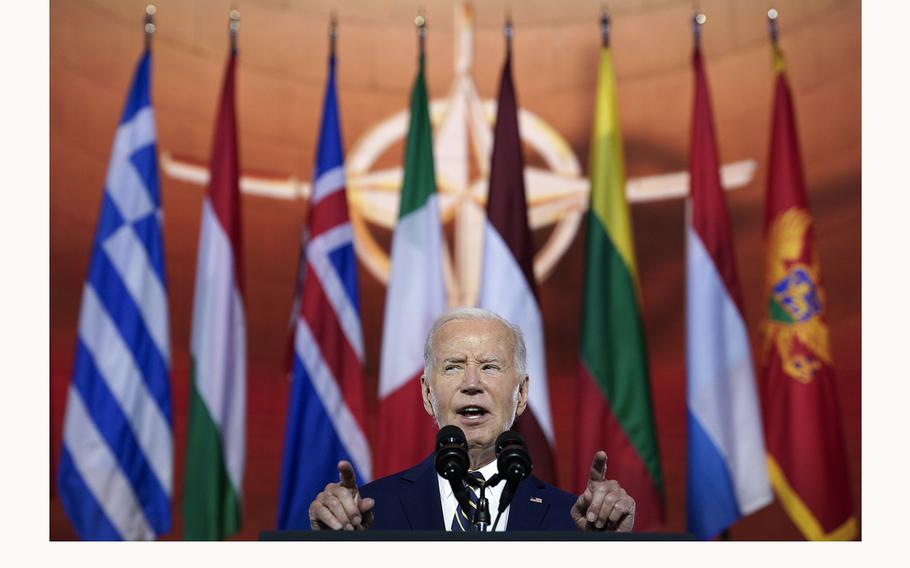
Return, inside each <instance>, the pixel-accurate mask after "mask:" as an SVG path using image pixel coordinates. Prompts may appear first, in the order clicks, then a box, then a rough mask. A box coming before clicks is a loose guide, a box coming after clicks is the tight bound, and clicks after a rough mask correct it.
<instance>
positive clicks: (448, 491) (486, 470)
mask: <svg viewBox="0 0 910 568" xmlns="http://www.w3.org/2000/svg"><path fill="white" fill-rule="evenodd" d="M477 471H479V472H480V473H482V474H483V478H484V480H486V481H489V479H490V478H491V477H493V476H494V475H496V474H497V473H499V466H498V465H497V464H496V460H493V461H491V462H490V463H488V464H487V465H485V466H483V467H482V468H480V469H479V470H477ZM468 473H470V471H469V472H468ZM441 477H442V476H440V478H441ZM443 487H444V494H443V496H442V497H443V498H444V499H448V498H449V497H451V496H452V484H451V483H449V482H448V481H446V483H445V484H443ZM488 491H489V489H488Z"/></svg>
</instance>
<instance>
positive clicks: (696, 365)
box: [686, 47, 771, 539]
mask: <svg viewBox="0 0 910 568" xmlns="http://www.w3.org/2000/svg"><path fill="white" fill-rule="evenodd" d="M693 70H694V74H695V103H694V113H693V118H692V142H691V148H690V156H689V172H690V183H691V194H690V196H689V199H688V202H687V220H686V402H687V409H688V480H687V481H688V485H687V507H686V513H687V526H688V530H689V531H690V532H692V533H693V534H694V535H695V536H696V537H697V538H699V539H709V538H713V537H714V536H716V535H718V534H719V533H720V532H721V531H723V530H725V529H726V528H727V527H729V526H730V525H731V524H732V523H733V522H734V521H736V520H737V519H739V518H740V517H743V516H745V515H748V514H750V513H752V512H754V511H756V510H758V509H759V508H761V507H763V506H765V505H766V504H768V503H769V502H770V501H771V489H770V485H769V483H768V473H767V469H766V467H765V457H764V454H765V446H764V440H763V436H762V421H761V413H760V412H761V411H760V409H759V405H758V398H757V394H756V386H755V376H754V371H753V367H752V354H751V349H750V346H749V335H748V332H747V330H746V324H745V316H744V311H743V308H742V306H743V302H742V297H741V293H740V289H739V281H738V278H737V273H736V265H735V255H734V249H733V234H732V231H731V229H730V220H729V217H728V214H727V206H726V201H725V198H724V194H723V188H722V187H721V184H720V174H719V170H718V167H719V161H718V155H717V154H718V152H717V143H716V140H715V135H714V124H713V119H712V116H711V103H710V100H709V92H708V81H707V77H706V74H705V70H704V63H703V62H702V56H701V50H700V49H699V48H698V47H696V48H695V52H694V54H693Z"/></svg>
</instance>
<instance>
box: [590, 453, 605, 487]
mask: <svg viewBox="0 0 910 568" xmlns="http://www.w3.org/2000/svg"><path fill="white" fill-rule="evenodd" d="M606 478H607V453H606V452H604V451H598V452H597V453H595V454H594V461H592V462H591V473H590V475H589V476H588V479H590V480H591V481H603V480H604V479H606Z"/></svg>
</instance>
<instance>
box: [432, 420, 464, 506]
mask: <svg viewBox="0 0 910 568" xmlns="http://www.w3.org/2000/svg"><path fill="white" fill-rule="evenodd" d="M470 464H471V461H470V460H469V459H468V439H467V438H465V436H464V432H462V431H461V428H459V427H458V426H453V425H451V424H450V425H449V426H443V427H442V428H440V429H439V432H437V433H436V473H438V474H439V475H441V476H442V477H443V478H444V479H447V480H449V485H450V486H451V487H452V493H453V494H454V495H455V499H457V500H458V504H459V505H461V510H462V511H469V510H470V507H471V499H470V498H469V497H468V492H467V491H466V490H465V488H464V483H463V481H462V480H463V479H464V478H465V476H466V475H468V467H469V466H470Z"/></svg>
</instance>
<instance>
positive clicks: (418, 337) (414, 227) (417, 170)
mask: <svg viewBox="0 0 910 568" xmlns="http://www.w3.org/2000/svg"><path fill="white" fill-rule="evenodd" d="M442 247H443V240H442V225H441V222H440V219H439V203H438V198H437V195H436V172H435V168H434V164H433V140H432V129H431V125H430V111H429V97H428V95H427V86H426V81H425V79H424V54H423V52H421V54H420V60H419V69H418V72H417V79H416V80H415V81H414V89H413V91H412V92H411V117H410V126H409V128H408V139H407V145H406V149H405V160H404V181H403V182H402V187H401V206H400V208H399V214H398V223H397V224H396V225H395V232H394V233H393V235H392V260H391V262H392V267H391V272H390V275H389V288H388V291H387V292H386V302H385V318H384V320H383V327H382V350H381V354H380V367H379V440H378V446H379V447H378V448H377V450H376V451H375V452H374V455H375V456H376V464H375V477H377V478H378V477H382V476H384V475H388V474H391V473H394V472H396V471H400V470H402V469H406V468H409V467H411V466H413V465H414V464H415V463H417V462H419V461H421V460H422V459H424V458H425V457H427V455H428V454H429V453H430V452H431V451H432V450H433V443H434V439H435V433H434V432H435V425H434V424H433V421H432V419H431V418H430V417H429V415H427V413H426V411H424V408H423V404H422V401H421V394H420V376H421V374H423V364H424V360H423V344H424V340H425V339H426V337H427V334H428V333H429V331H430V327H432V325H433V321H434V320H435V319H436V318H437V317H439V316H440V315H441V314H442V313H443V311H445V309H446V290H445V281H444V280H443V272H442V250H443V249H442Z"/></svg>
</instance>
